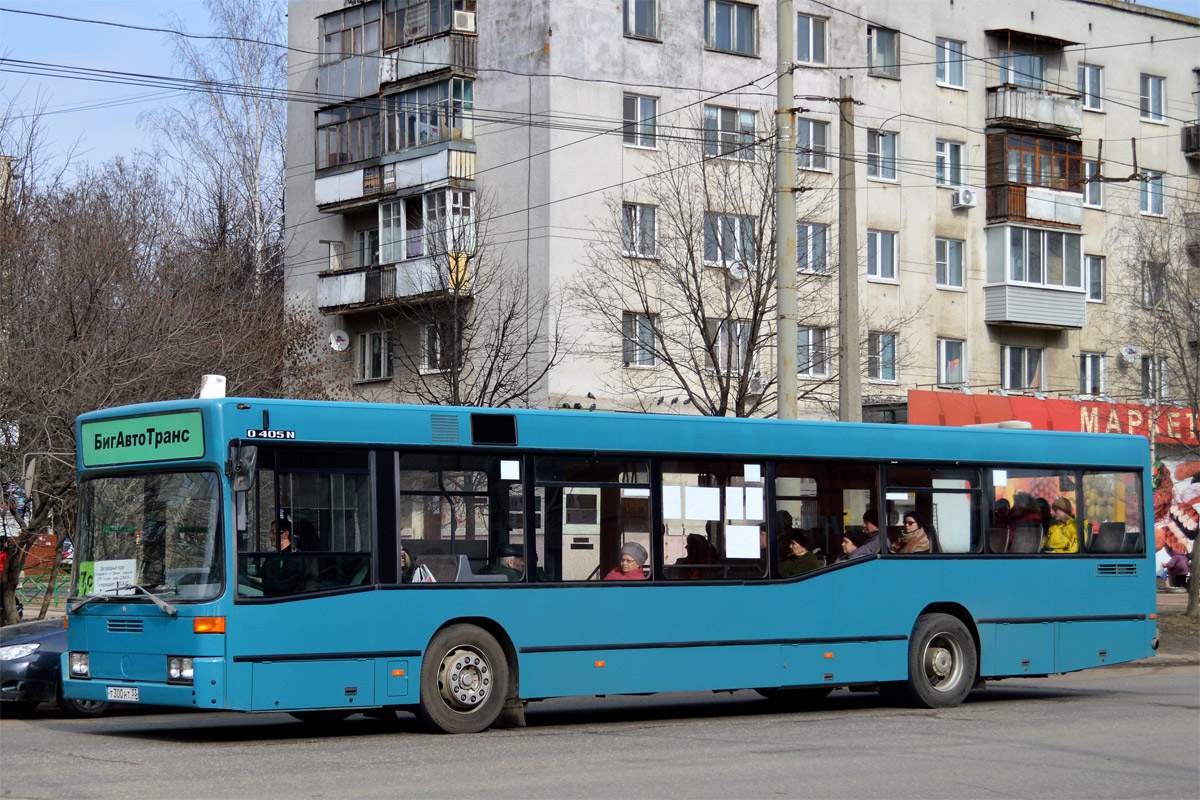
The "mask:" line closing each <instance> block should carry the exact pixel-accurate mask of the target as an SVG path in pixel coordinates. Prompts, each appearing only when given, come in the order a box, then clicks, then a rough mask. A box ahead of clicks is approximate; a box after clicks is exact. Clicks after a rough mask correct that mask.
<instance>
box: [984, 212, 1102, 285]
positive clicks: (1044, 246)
mask: <svg viewBox="0 0 1200 800" xmlns="http://www.w3.org/2000/svg"><path fill="white" fill-rule="evenodd" d="M1006 227H1007V229H1008V233H1007V237H1006V239H1007V241H1006V243H1005V252H1006V254H1007V263H1006V264H1005V267H1006V269H1005V275H1004V282H1005V283H1007V284H1017V285H1022V286H1037V287H1040V288H1046V289H1065V290H1068V291H1083V284H1084V277H1083V235H1082V234H1081V233H1076V232H1074V231H1069V230H1058V229H1055V230H1048V229H1046V228H1031V227H1027V226H1024V225H1009V226H1006ZM1018 233H1019V234H1020V236H1021V248H1020V254H1021V258H1020V261H1019V262H1018V259H1017V258H1016V254H1017V252H1018V251H1017V249H1016V247H1015V246H1014V242H1013V237H1014V236H1016V235H1017V234H1018ZM1055 237H1057V238H1058V241H1059V242H1060V243H1061V248H1060V252H1059V258H1060V259H1061V263H1060V265H1059V270H1060V272H1061V280H1060V282H1059V283H1052V282H1051V280H1050V273H1051V269H1052V268H1053V265H1052V264H1051V258H1052V256H1053V255H1054V254H1053V247H1052V245H1051V241H1052V239H1054V238H1055ZM1035 239H1036V249H1035V247H1034V240H1035ZM1072 250H1074V251H1075V253H1074V254H1075V256H1077V257H1078V261H1077V263H1076V264H1075V265H1074V266H1072V264H1071V263H1070V256H1071V255H1072V253H1071V251H1072ZM1034 256H1036V258H1035V257H1034ZM1018 263H1019V264H1020V268H1021V269H1022V270H1023V272H1024V274H1023V276H1022V277H1018V276H1017V267H1018ZM1034 269H1036V270H1037V274H1038V278H1037V279H1036V280H1034V279H1033V278H1032V277H1031V275H1032V274H1033V270H1034ZM1073 271H1074V272H1077V273H1078V275H1079V283H1077V284H1076V283H1068V282H1067V279H1068V277H1069V275H1070V274H1071V272H1073Z"/></svg>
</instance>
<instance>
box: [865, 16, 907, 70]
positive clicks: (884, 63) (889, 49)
mask: <svg viewBox="0 0 1200 800" xmlns="http://www.w3.org/2000/svg"><path fill="white" fill-rule="evenodd" d="M867 71H868V73H869V74H871V75H879V76H882V77H884V78H899V77H900V34H899V32H898V31H892V30H888V29H887V28H877V27H875V26H873V25H872V26H868V27H867Z"/></svg>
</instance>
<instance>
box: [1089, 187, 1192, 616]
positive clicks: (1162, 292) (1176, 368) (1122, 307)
mask: <svg viewBox="0 0 1200 800" xmlns="http://www.w3.org/2000/svg"><path fill="white" fill-rule="evenodd" d="M1129 219H1130V222H1129V223H1128V224H1126V225H1123V226H1121V227H1119V228H1117V229H1115V230H1114V231H1113V232H1112V233H1111V234H1110V236H1111V242H1110V254H1111V255H1110V258H1109V264H1110V265H1111V266H1110V274H1109V281H1108V287H1109V292H1108V294H1109V298H1110V304H1111V306H1112V312H1113V316H1114V325H1113V330H1114V331H1117V332H1119V333H1117V334H1116V336H1115V337H1114V339H1113V342H1112V344H1113V345H1114V346H1115V347H1116V348H1122V349H1125V352H1124V353H1123V355H1124V356H1125V357H1126V358H1128V359H1129V360H1130V361H1132V362H1133V363H1132V364H1131V365H1130V366H1131V367H1132V368H1126V369H1125V371H1124V374H1123V375H1118V376H1117V379H1116V380H1114V381H1111V382H1110V383H1112V384H1113V388H1112V393H1113V394H1116V395H1118V396H1124V397H1129V398H1145V399H1147V400H1148V401H1149V402H1150V403H1151V405H1152V406H1153V407H1154V418H1155V420H1156V421H1157V420H1158V418H1159V412H1158V409H1159V406H1165V405H1170V406H1182V407H1184V408H1186V409H1188V410H1189V411H1190V413H1189V414H1186V415H1176V416H1173V417H1171V418H1170V419H1169V423H1170V424H1167V425H1162V426H1157V427H1159V428H1160V430H1159V433H1158V439H1159V440H1164V439H1165V440H1166V441H1167V442H1168V443H1171V444H1173V445H1175V446H1176V447H1179V448H1180V449H1181V451H1182V452H1183V453H1185V454H1186V458H1187V459H1188V460H1197V459H1200V447H1196V446H1194V445H1193V444H1191V443H1194V442H1196V441H1197V439H1198V438H1200V198H1197V197H1195V196H1189V195H1182V196H1179V197H1178V198H1177V202H1174V203H1172V207H1171V210H1170V213H1169V215H1168V216H1166V217H1162V218H1158V217H1152V216H1140V215H1137V214H1130V215H1129ZM1114 256H1115V257H1114ZM1114 266H1115V267H1116V269H1112V267H1114ZM1139 367H1140V369H1139ZM1195 511H1197V512H1200V503H1197V507H1196V508H1195ZM1193 536H1194V533H1193ZM1191 562H1192V563H1191V566H1192V569H1191V573H1192V575H1193V576H1195V574H1196V569H1195V567H1196V563H1197V562H1196V548H1195V547H1193V549H1192V555H1191ZM1187 614H1188V615H1189V616H1191V617H1192V618H1196V617H1197V616H1200V603H1198V586H1197V582H1196V581H1195V580H1194V579H1193V580H1192V581H1191V582H1190V589H1189V593H1188V609H1187Z"/></svg>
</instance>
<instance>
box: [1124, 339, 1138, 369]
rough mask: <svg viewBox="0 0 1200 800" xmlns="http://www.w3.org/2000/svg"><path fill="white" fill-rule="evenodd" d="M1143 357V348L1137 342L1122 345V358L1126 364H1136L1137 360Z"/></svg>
mask: <svg viewBox="0 0 1200 800" xmlns="http://www.w3.org/2000/svg"><path fill="white" fill-rule="evenodd" d="M1141 357H1142V348H1140V347H1138V346H1137V345H1136V344H1123V345H1121V360H1122V361H1124V362H1125V363H1126V364H1130V365H1132V364H1136V363H1137V360H1138V359H1139V358H1141Z"/></svg>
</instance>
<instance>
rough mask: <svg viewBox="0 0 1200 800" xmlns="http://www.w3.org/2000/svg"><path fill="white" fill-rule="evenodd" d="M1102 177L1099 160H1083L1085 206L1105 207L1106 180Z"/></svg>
mask: <svg viewBox="0 0 1200 800" xmlns="http://www.w3.org/2000/svg"><path fill="white" fill-rule="evenodd" d="M1099 177H1100V162H1099V161H1088V160H1087V159H1084V161H1083V207H1084V208H1104V181H1102V180H1098V178H1099Z"/></svg>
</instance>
